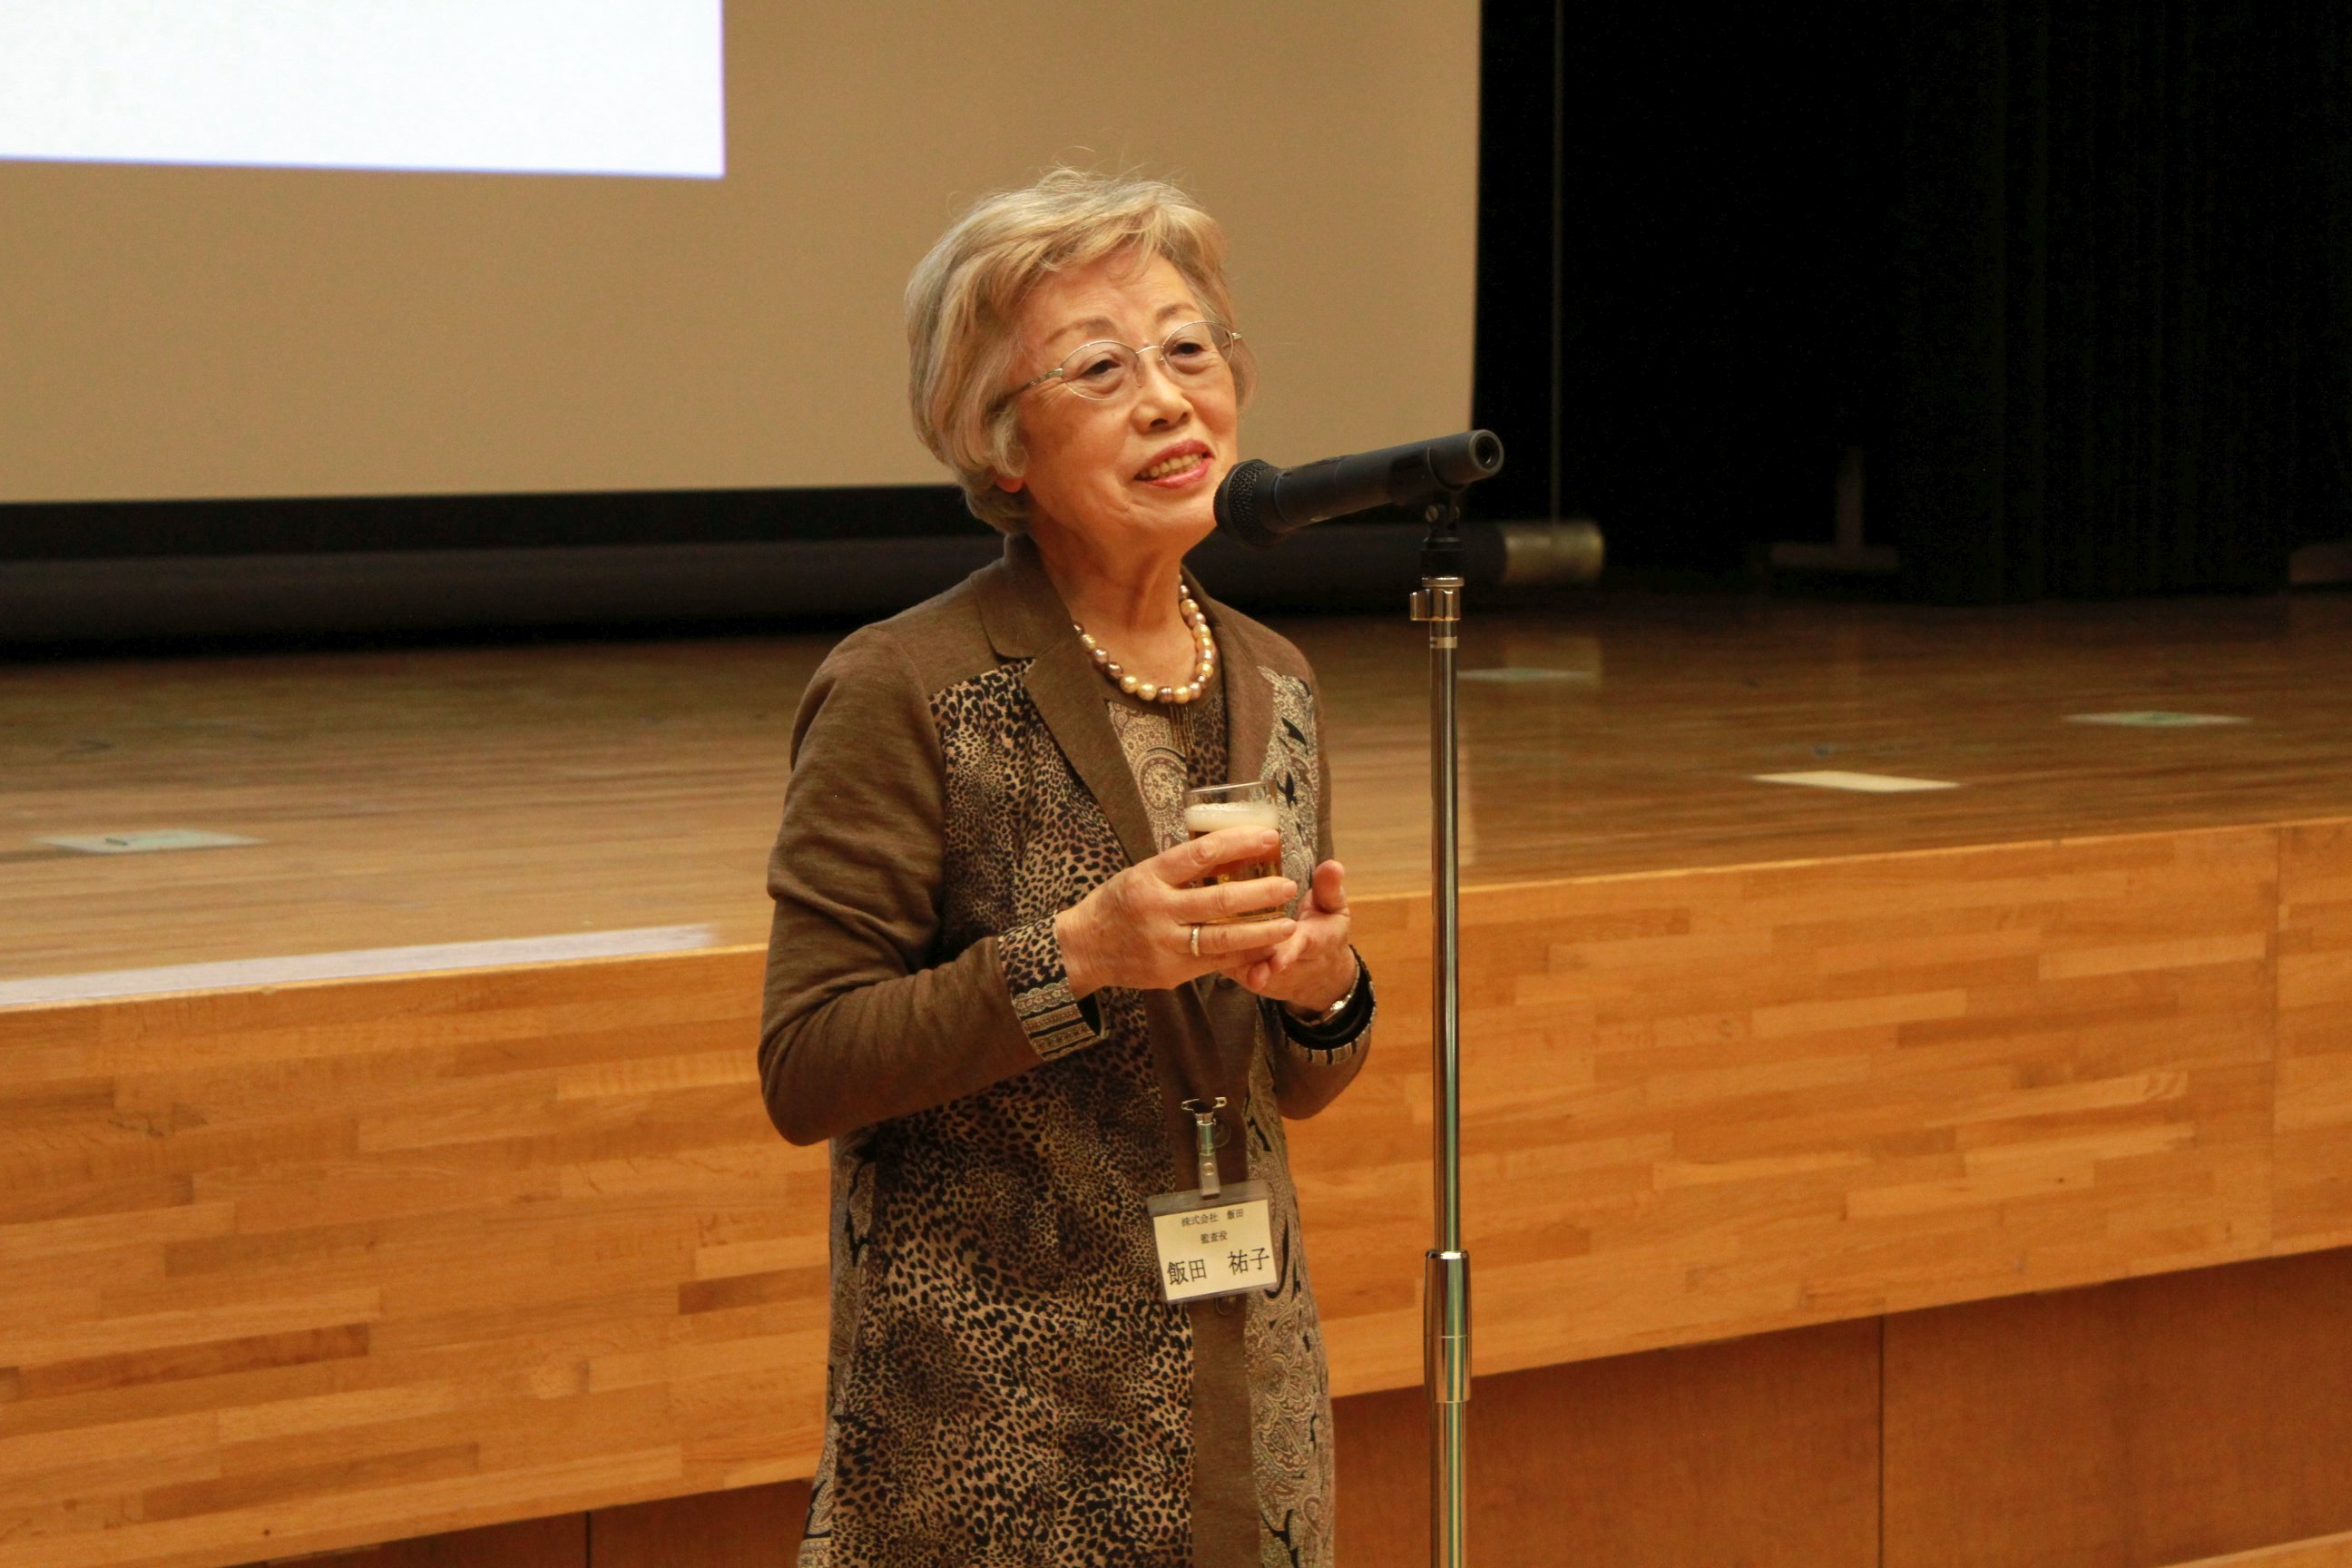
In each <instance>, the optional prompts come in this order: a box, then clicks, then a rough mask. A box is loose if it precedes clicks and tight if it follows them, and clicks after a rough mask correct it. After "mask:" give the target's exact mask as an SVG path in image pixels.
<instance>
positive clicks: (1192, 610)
mask: <svg viewBox="0 0 2352 1568" xmlns="http://www.w3.org/2000/svg"><path fill="white" fill-rule="evenodd" d="M1176 603H1177V608H1178V609H1179V610H1180V611H1181V612H1182V614H1183V616H1184V624H1185V625H1186V626H1190V627H1192V641H1193V644H1194V645H1195V647H1196V648H1197V649H1198V652H1199V658H1197V659H1195V660H1194V662H1193V665H1192V679H1190V680H1188V681H1185V682H1183V683H1182V684H1181V685H1176V686H1161V685H1159V684H1158V683H1156V682H1153V681H1150V680H1146V679H1142V678H1141V677H1140V676H1138V675H1136V674H1135V673H1134V672H1133V671H1131V670H1129V669H1127V668H1124V667H1123V666H1121V665H1120V664H1119V662H1118V660H1117V659H1114V658H1111V656H1110V649H1108V648H1107V647H1103V646H1102V644H1100V643H1098V642H1097V641H1096V640H1095V639H1094V638H1093V637H1091V636H1089V635H1088V634H1087V628H1086V627H1084V626H1080V625H1078V623H1077V622H1076V621H1072V622H1071V623H1070V629H1071V630H1072V631H1074V632H1076V633H1077V634H1078V645H1079V646H1080V647H1083V648H1085V649H1086V650H1087V658H1091V659H1093V660H1094V661H1095V668H1097V669H1099V670H1101V671H1102V672H1103V679H1106V680H1108V681H1109V682H1110V683H1111V684H1112V685H1113V686H1116V687H1118V689H1120V690H1121V691H1124V692H1126V693H1127V694H1128V695H1129V696H1130V697H1140V698H1141V699H1143V700H1145V701H1146V702H1173V703H1176V704H1178V705H1180V706H1181V704H1183V703H1187V702H1190V701H1192V700H1193V699H1194V698H1196V697H1198V696H1200V695H1201V693H1202V691H1203V690H1205V689H1207V687H1208V684H1209V680H1210V678H1211V677H1213V676H1214V675H1215V674H1216V673H1217V639H1216V637H1214V636H1213V635H1212V634H1211V632H1210V630H1209V617H1208V616H1205V615H1202V613H1201V606H1200V605H1199V604H1198V603H1197V602H1195V601H1194V599H1193V597H1192V595H1191V594H1190V593H1189V592H1187V591H1186V590H1185V587H1184V584H1183V581H1182V579H1181V578H1180V579H1178V581H1177V584H1176Z"/></svg>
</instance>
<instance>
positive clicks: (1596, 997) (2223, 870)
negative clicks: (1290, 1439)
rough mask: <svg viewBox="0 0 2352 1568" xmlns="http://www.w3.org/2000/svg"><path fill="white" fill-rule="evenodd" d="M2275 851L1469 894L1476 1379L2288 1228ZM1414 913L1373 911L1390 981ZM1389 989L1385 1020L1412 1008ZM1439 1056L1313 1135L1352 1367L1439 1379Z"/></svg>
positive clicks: (1414, 1060) (2011, 851) (1376, 1083)
mask: <svg viewBox="0 0 2352 1568" xmlns="http://www.w3.org/2000/svg"><path fill="white" fill-rule="evenodd" d="M2277 853H2278V850H2277V836H2276V834H2275V833H2274V832H2273V831H2270V830H2262V829H2248V830H2244V831H2239V832H2228V831H2221V832H2211V833H2200V834H2185V835H2171V836H2153V837H2131V838H2121V839H2107V840H2097V841H2091V842H2085V843H2079V844H2054V845H2030V846H2020V847H1994V848H1985V849H1969V850H1954V851H1948V852H1937V853H1927V854H1920V855H1910V856H1888V857H1879V858H1869V859H1864V860H1853V861H1845V862H1823V863H1813V864H1801V865H1792V866H1782V867H1770V868H1751V869H1733V870H1723V871H1704V872H1694V873H1689V874H1686V875H1682V876H1664V877H1630V878H1618V879H1586V880H1580V881H1575V882H1569V883H1558V884H1538V885H1530V886H1528V887H1525V888H1520V889H1486V890H1481V891H1479V892H1477V893H1475V894H1474V895H1472V896H1471V897H1469V898H1468V899H1467V900H1465V911H1464V931H1465V935H1464V951H1465V955H1466V956H1465V973H1464V991H1465V1011H1464V1022H1463V1032H1464V1038H1465V1047H1464V1048H1465V1069H1464V1084H1465V1119H1466V1120H1465V1182H1466V1184H1467V1192H1466V1194H1465V1226H1466V1228H1467V1230H1468V1232H1469V1234H1470V1236H1471V1237H1473V1238H1474V1240H1473V1244H1472V1253H1473V1257H1474V1267H1475V1269H1476V1271H1477V1286H1476V1289H1477V1294H1478V1303H1479V1313H1480V1325H1479V1330H1478V1338H1477V1342H1476V1354H1477V1358H1478V1366H1479V1369H1480V1370H1481V1371H1482V1372H1489V1373H1491V1372H1499V1371H1507V1370H1510V1369H1514V1368H1518V1367H1527V1366H1536V1365H1541V1364H1545V1363H1552V1362H1559V1361H1565V1360H1574V1359H1580V1358H1583V1357H1589V1356H1597V1355H1605V1354H1612V1353H1616V1352H1622V1351H1625V1350H1628V1349H1639V1348H1644V1347H1647V1346H1651V1345H1662V1344H1673V1343H1682V1342H1690V1341H1693V1340H1700V1339H1711V1338H1717V1337H1720V1336H1724V1335H1729V1334H1737V1333H1752V1332H1756V1331H1759V1330H1768V1329H1777V1328H1786V1327H1791V1326H1796V1325H1799V1324H1802V1323H1806V1322H1819V1321H1829V1320H1832V1319H1838V1318H1848V1317H1856V1316H1867V1315H1874V1314H1877V1313H1881V1312H1887V1311H1900V1310H1906V1309H1909V1308H1912V1307H1917V1306H1924V1305H1929V1304H1934V1303H1937V1302H1948V1301H1954V1300H1967V1299H1969V1298H1971V1297H1977V1296H1990V1295H2001V1294H2007V1293H2011V1292H2014V1291H2019V1290H2033V1289H2053V1288H2057V1287H2061V1286H2065V1285H2070V1284H2079V1283H2084V1282H2087V1281H2091V1280H2095V1279H2114V1278H2119V1277H2123V1276H2126V1275H2130V1274H2135V1273H2145V1272H2151V1271H2154V1270H2158V1269H2163V1268H2187V1267H2193V1266H2197V1265H2200V1264H2210V1263H2216V1262H2221V1261H2225V1260H2228V1259H2231V1258H2245V1257H2253V1256H2258V1255H2260V1254H2262V1253H2263V1252H2265V1251H2267V1250H2269V1249H2270V1247H2271V1246H2272V1217H2271V1185H2270V1182H2271V1142H2272V1137H2273V1131H2272V1115H2273V1112H2272V1104H2271V1079H2272V1061H2271V1049H2272V1042H2271V1033H2270V1026H2271V1016H2272V1009H2273V991H2274V986H2275V977H2274V973H2273V960H2272V957H2271V952H2270V944H2271V942H2272V941H2273V937H2274V934H2275V928H2276V924H2277V920H2278V902H2277V891H2276V885H2277V869H2276V868H2277ZM1421 918H1422V916H1421V911H1420V910H1419V909H1418V908H1417V907H1415V906H1410V905H1406V906H1399V905H1389V904H1383V905H1381V906H1379V907H1378V908H1377V909H1376V910H1373V911H1370V912H1369V913H1368V915H1367V917H1366V919H1365V921H1364V922H1363V925H1364V930H1365V931H1366V934H1367V937H1368V939H1369V941H1370V943H1376V944H1378V946H1379V947H1380V950H1381V952H1382V954H1383V955H1386V954H1389V953H1393V954H1395V956H1396V958H1397V960H1398V963H1395V964H1393V965H1387V966H1384V968H1383V971H1382V972H1383V973H1399V972H1400V971H1401V970H1402V968H1403V967H1404V965H1405V964H1407V963H1410V962H1412V958H1411V957H1409V956H1408V955H1414V954H1417V952H1418V949H1419V944H1420V942H1421V941H1422V940H1423V936H1422V928H1421V927H1420V925H1419V923H1418V921H1419V920H1420V919H1421ZM1366 951H1367V952H1371V951H1372V947H1371V946H1370V945H1368V946H1367V949H1366ZM1386 1005H1387V1008H1388V1011H1387V1012H1386V1014H1385V1027H1386V1028H1387V1029H1388V1031H1389V1033H1388V1035H1387V1039H1389V1040H1390V1041H1393V1042H1398V1043H1400V1044H1402V1043H1404V1042H1408V1041H1412V1040H1414V1039H1415V1038H1416V1037H1417V1036H1418V1034H1419V1032H1420V1031H1422V1030H1423V1029H1424V1028H1425V1026H1426V1024H1425V1018H1426V1015H1425V1002H1423V1001H1422V1000H1421V999H1420V998H1419V997H1417V996H1415V995H1413V994H1405V995H1402V996H1400V995H1397V994H1394V990H1393V989H1392V991H1391V994H1389V997H1388V1001H1387V1004H1386ZM1425 1070H1426V1069H1425V1067H1424V1064H1423V1060H1422V1058H1421V1057H1420V1055H1419V1054H1418V1053H1417V1052H1415V1051H1412V1050H1411V1049H1406V1050H1397V1049H1393V1048H1391V1049H1390V1050H1388V1051H1386V1052H1384V1053H1381V1054H1379V1055H1377V1056H1376V1057H1375V1058H1374V1064H1373V1066H1371V1067H1370V1068H1368V1069H1367V1076H1366V1079H1364V1080H1362V1081H1360V1083H1359V1085H1358V1086H1357V1088H1355V1089H1352V1090H1351V1091H1350V1093H1349V1096H1348V1097H1347V1098H1346V1099H1344V1100H1342V1101H1341V1102H1340V1103H1339V1105H1338V1106H1337V1107H1335V1108H1334V1109H1333V1110H1332V1111H1331V1112H1329V1113H1328V1116H1327V1118H1326V1121H1324V1122H1320V1123H1318V1124H1316V1125H1315V1127H1314V1128H1313V1129H1312V1130H1311V1132H1310V1133H1309V1135H1307V1136H1305V1137H1302V1138H1301V1139H1300V1140H1299V1145H1300V1148H1301V1154H1300V1165H1301V1182H1302V1185H1304V1186H1306V1187H1307V1189H1308V1190H1310V1191H1311V1192H1313V1193H1315V1194H1329V1196H1330V1198H1331V1200H1332V1202H1331V1203H1330V1205H1329V1213H1328V1216H1327V1215H1324V1214H1320V1213H1318V1215H1317V1216H1316V1220H1315V1224H1316V1248H1317V1251H1316V1257H1317V1260H1318V1261H1317V1267H1318V1279H1321V1280H1323V1281H1324V1282H1325V1283H1324V1284H1323V1286H1322V1289H1323V1291H1324V1299H1325V1310H1326V1315H1327V1331H1328V1336H1329V1340H1330V1343H1331V1346H1332V1351H1333V1356H1334V1363H1335V1366H1336V1367H1337V1368H1338V1369H1339V1371H1338V1373H1337V1375H1338V1377H1339V1381H1340V1383H1341V1384H1342V1385H1343V1386H1344V1387H1346V1388H1347V1389H1349V1390H1350V1391H1353V1390H1358V1389H1365V1388H1377V1387H1382V1386H1396V1385H1399V1384H1407V1383H1411V1382H1412V1381H1414V1380H1416V1379H1417V1377H1418V1375H1419V1370H1418V1369H1419V1365H1420V1347H1419V1340H1418V1334H1417V1325H1418V1307H1417V1304H1416V1292H1417V1288H1418V1286H1417V1280H1416V1279H1414V1277H1413V1274H1412V1270H1411V1269H1410V1268H1406V1267H1404V1266H1403V1264H1404V1260H1405V1259H1408V1258H1412V1257H1413V1256H1414V1255H1415V1254H1416V1253H1417V1252H1418V1251H1419V1250H1420V1249H1421V1248H1422V1247H1424V1246H1425V1245H1426V1242H1425V1240H1424V1239H1423V1238H1424V1236H1425V1231H1424V1229H1423V1226H1424V1224H1425V1221H1424V1218H1423V1216H1424V1215H1426V1213H1427V1207H1426V1203H1427V1200H1426V1197H1425V1196H1424V1195H1423V1189H1424V1187H1425V1184H1426V1180H1427V1178H1426V1174H1425V1171H1426V1166H1425V1163H1424V1162H1425V1159H1426V1149H1425V1147H1424V1145H1423V1142H1422V1137H1423V1133H1422V1128H1423V1126H1425V1120H1426V1116H1427V1092H1428V1091H1427V1088H1426V1084H1425ZM2313 1158H2314V1160H2315V1161H2316V1162H2318V1163H2320V1164H2321V1165H2323V1166H2326V1165H2329V1164H2330V1163H2331V1162H2332V1168H2334V1169H2336V1170H2338V1171H2341V1170H2342V1169H2343V1168H2344V1167H2345V1165H2347V1163H2352V1152H2347V1148H2346V1146H2345V1144H2344V1142H2342V1141H2338V1142H2336V1143H2334V1144H2332V1145H2330V1146H2328V1147H2326V1148H2315V1152H2314V1154H2313ZM1334 1282H1337V1283H1334Z"/></svg>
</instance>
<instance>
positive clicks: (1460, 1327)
mask: <svg viewBox="0 0 2352 1568" xmlns="http://www.w3.org/2000/svg"><path fill="white" fill-rule="evenodd" d="M1422 520H1423V521H1425V522H1427V523H1428V524H1429V535H1428V537H1427V538H1426V539H1424V540H1423V542H1422V547H1421V587H1420V589H1419V591H1417V592H1416V593H1414V595H1412V618H1413V619H1414V620H1415V621H1420V622H1426V623H1427V624H1428V626H1429V705H1430V711H1429V795H1430V809H1431V824H1430V870H1431V876H1432V881H1433V888H1432V895H1431V905H1432V909H1431V913H1432V917H1433V918H1432V920H1431V922H1430V923H1431V926H1432V929H1433V936H1434V942H1433V951H1432V953H1431V960H1432V963H1431V981H1430V1056H1431V1060H1430V1070H1431V1076H1432V1078H1433V1082H1434V1089H1435V1094H1434V1098H1433V1112H1434V1114H1433V1118H1432V1126H1431V1141H1432V1160H1431V1163H1432V1165H1433V1177H1434V1184H1435V1198H1436V1214H1435V1220H1436V1224H1435V1237H1434V1243H1435V1244H1434V1245H1433V1247H1431V1248H1430V1250H1429V1254H1428V1257H1427V1259H1426V1262H1425V1272H1424V1274H1423V1290H1422V1381H1423V1384H1424V1385H1425V1386H1426V1387H1427V1389H1428V1391H1429V1416H1430V1421H1429V1561H1430V1563H1431V1568H1466V1564H1467V1563H1468V1561H1469V1559H1468V1558H1467V1556H1466V1555H1465V1550H1464V1544H1463V1521H1464V1514H1465V1509H1464V1505H1463V1460H1464V1442H1463V1436H1464V1433H1463V1420H1464V1417H1465V1415H1467V1414H1468V1412H1467V1411H1466V1410H1465V1408H1464V1407H1465V1405H1468V1403H1469V1400H1470V1255H1469V1254H1468V1253H1467V1252H1465V1251H1464V1250H1463V1248H1462V1104H1461V1094H1462V1050H1461V1047H1462V1039H1461V995H1460V983H1461V930H1460V916H1461V909H1460V905H1461V850H1460V845H1459V842H1458V837H1457V830H1458V826H1459V824H1458V812H1459V806H1460V797H1459V795H1458V793H1457V788H1456V777H1457V767H1456V761H1457V758H1458V755H1459V744H1460V736H1459V726H1458V724H1457V721H1456V711H1455V703H1454V699H1455V695H1456V689H1457V688H1456V684H1455V668H1454V658H1455V654H1456V652H1457V650H1458V648H1459V646H1460V642H1461V636H1460V633H1461V626H1462V587H1463V573H1464V563H1465V554H1464V550H1463V544H1462V492H1461V491H1460V490H1458V489H1457V490H1444V491H1441V492H1440V493H1439V495H1438V496H1437V498H1436V499H1435V500H1432V501H1431V502H1430V503H1429V504H1428V505H1427V507H1426V508H1424V509H1423V512H1422Z"/></svg>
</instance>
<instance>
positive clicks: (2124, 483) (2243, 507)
mask: <svg viewBox="0 0 2352 1568" xmlns="http://www.w3.org/2000/svg"><path fill="white" fill-rule="evenodd" d="M1904 33H1905V39H1904V45H1903V52H1904V59H1903V61H1902V71H1903V76H1904V80H1905V84H1906V91H1905V94H1904V100H1905V110H1904V115H1903V121H1904V123H1903V135H1902V149H1901V158H1900V163H1901V168H1902V175H1901V178H1900V182H1899V185H1898V190H1897V195H1896V197H1895V224H1894V231H1895V232H1894V238H1893V243H1892V247H1891V248H1892V255H1891V260H1892V263H1893V267H1894V270H1895V319H1896V328H1895V372H1894V385H1893V388H1892V398H1891V407H1890V409H1889V414H1890V418H1889V419H1888V422H1887V429H1886V432H1885V438H1886V440H1887V443H1888V445H1889V446H1890V447H1891V450H1890V451H1889V452H1888V453H1887V454H1886V458H1885V460H1883V461H1880V462H1876V463H1874V468H1873V474H1872V498H1871V499H1872V510H1873V513H1874V516H1876V517H1878V518H1886V517H1888V516H1889V515H1890V514H1891V515H1892V518H1893V520H1894V524H1895V533H1896V542H1897V543H1898V544H1899V546H1900V549H1901V551H1902V553H1903V560H1904V567H1905V571H1906V576H1907V578H1908V579H1909V584H1910V586H1911V588H1912V590H1913V591H1914V592H1915V593H1916V594H1918V595H1921V596H1924V597H1928V598H1933V599H1940V600H1946V601H1979V602H1981V601H1992V600H2018V599H2029V598H2033V597H2037V596H2040V595H2138V594H2153V593H2168V592H2182V591H2192V590H2216V589H2220V590H2231V589H2235V590H2249V589H2266V588H2273V587H2276V586H2279V585H2281V584H2284V581H2285V575H2286V560H2287V556H2288V555H2289V553H2290V552H2292V551H2293V550H2294V548H2295V546H2297V545H2298V544H2301V543H2305V542H2310V541H2312V540H2317V539H2326V538H2334V537H2338V536H2341V535H2344V534H2346V533H2347V532H2352V134H2347V96H2352V76H2347V71H2352V6H2347V5H2336V4H2325V5H2270V4H2266V3H2263V0H2201V3H2198V0H2121V3H2110V4H2085V3H2082V0H2073V3H2066V4H2047V3H2038V0H2010V3H2007V4H1999V3H1994V4H1988V3H1987V0H1920V3H1918V4H1916V5H1913V6H1911V7H1909V8H1907V11H1906V23H1905V26H1904Z"/></svg>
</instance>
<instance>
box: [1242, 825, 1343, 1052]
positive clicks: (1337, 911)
mask: <svg viewBox="0 0 2352 1568" xmlns="http://www.w3.org/2000/svg"><path fill="white" fill-rule="evenodd" d="M1348 926H1349V921H1348V869H1347V868H1346V867H1344V866H1342V865H1340V864H1339V862H1338V861H1337V860H1326V861H1324V862H1323V864H1321V865H1320V866H1318V867H1316V868H1315V879H1314V880H1313V881H1312V882H1311V883H1310V884H1308V886H1307V896H1306V897H1305V898H1303V899H1301V900H1298V916H1297V929H1296V930H1294V931H1292V932H1291V933H1290V935H1289V936H1288V937H1286V938H1285V939H1284V940H1283V941H1282V942H1280V943H1278V944H1277V945H1276V947H1275V949H1274V951H1273V952H1269V953H1267V954H1266V955H1265V957H1263V958H1260V959H1258V960H1256V961H1255V963H1243V964H1236V965H1234V967H1232V968H1229V969H1224V970H1223V971H1222V973H1224V974H1226V975H1228V976H1230V977H1231V978H1233V979H1234V980H1235V981H1237V982H1239V983H1240V984H1242V985H1244V986H1246V987H1247V988H1248V989H1250V990H1252V991H1255V992H1256V993H1257V994H1259V995H1261V996H1267V997H1271V998H1273V999H1274V1000H1275V1001H1276V1002H1285V1003H1288V1004H1289V1005H1291V1006H1294V1007H1296V1008H1297V1009H1299V1010H1300V1011H1301V1012H1304V1013H1310V1014H1312V1013H1319V1012H1321V1011H1323V1010H1324V1009H1325V1008H1327V1007H1329V1006H1330V1005H1332V1004H1333V1003H1335V1002H1337V1001H1339V998H1340V997H1342V996H1345V995H1346V994H1348V989H1349V987H1350V986H1352V985H1353V984H1355V983H1356V954H1355V950H1354V949H1352V948H1350V947H1349V945H1348Z"/></svg>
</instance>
